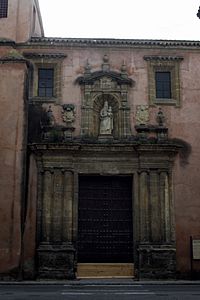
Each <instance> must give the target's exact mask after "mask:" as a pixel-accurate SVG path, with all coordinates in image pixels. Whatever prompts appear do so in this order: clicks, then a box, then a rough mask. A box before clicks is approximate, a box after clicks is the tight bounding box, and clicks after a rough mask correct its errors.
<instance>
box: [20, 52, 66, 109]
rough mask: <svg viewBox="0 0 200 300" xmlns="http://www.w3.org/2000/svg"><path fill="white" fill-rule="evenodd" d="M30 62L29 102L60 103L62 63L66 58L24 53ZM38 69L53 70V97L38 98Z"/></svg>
mask: <svg viewBox="0 0 200 300" xmlns="http://www.w3.org/2000/svg"><path fill="white" fill-rule="evenodd" d="M24 56H25V57H26V58H28V59H30V60H31V63H32V66H33V71H32V74H31V78H30V90H29V100H30V101H31V102H46V103H60V99H61V95H62V90H61V88H62V61H63V59H64V58H65V57H66V55H64V54H60V53H56V54H53V53H50V54H48V53H45V54H39V53H24ZM39 69H53V70H54V84H53V93H54V94H53V97H46V96H45V97H41V96H38V71H39Z"/></svg>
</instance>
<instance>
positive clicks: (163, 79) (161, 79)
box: [155, 72, 171, 99]
mask: <svg viewBox="0 0 200 300" xmlns="http://www.w3.org/2000/svg"><path fill="white" fill-rule="evenodd" d="M155 83H156V98H158V99H162V98H164V99H171V73H170V72H155Z"/></svg>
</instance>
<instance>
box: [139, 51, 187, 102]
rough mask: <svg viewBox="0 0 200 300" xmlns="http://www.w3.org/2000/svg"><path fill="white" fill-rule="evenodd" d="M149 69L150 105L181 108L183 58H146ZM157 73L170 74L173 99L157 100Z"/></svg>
mask: <svg viewBox="0 0 200 300" xmlns="http://www.w3.org/2000/svg"><path fill="white" fill-rule="evenodd" d="M144 60H146V61H147V68H148V85H149V104H150V105H151V106H154V105H172V106H176V107H180V105H181V99H180V62H181V61H182V60H183V57H177V56H176V57H171V56H144ZM156 72H170V75H171V98H170V99H167V98H156V79H155V73H156Z"/></svg>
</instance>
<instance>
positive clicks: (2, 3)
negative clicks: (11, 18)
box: [0, 0, 8, 18]
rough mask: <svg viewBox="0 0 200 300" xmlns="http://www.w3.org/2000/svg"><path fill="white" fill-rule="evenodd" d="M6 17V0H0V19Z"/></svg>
mask: <svg viewBox="0 0 200 300" xmlns="http://www.w3.org/2000/svg"><path fill="white" fill-rule="evenodd" d="M7 16H8V0H0V18H7Z"/></svg>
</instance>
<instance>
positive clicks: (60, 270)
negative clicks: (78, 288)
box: [37, 244, 75, 279]
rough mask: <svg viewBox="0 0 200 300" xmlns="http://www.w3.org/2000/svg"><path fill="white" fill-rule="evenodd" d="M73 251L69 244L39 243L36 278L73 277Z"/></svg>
mask: <svg viewBox="0 0 200 300" xmlns="http://www.w3.org/2000/svg"><path fill="white" fill-rule="evenodd" d="M74 253H75V251H74V248H73V247H72V246H71V245H65V244H64V245H63V244H62V245H49V244H42V245H40V247H39V248H38V250H37V254H38V274H37V278H39V279H74V278H75V272H74Z"/></svg>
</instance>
